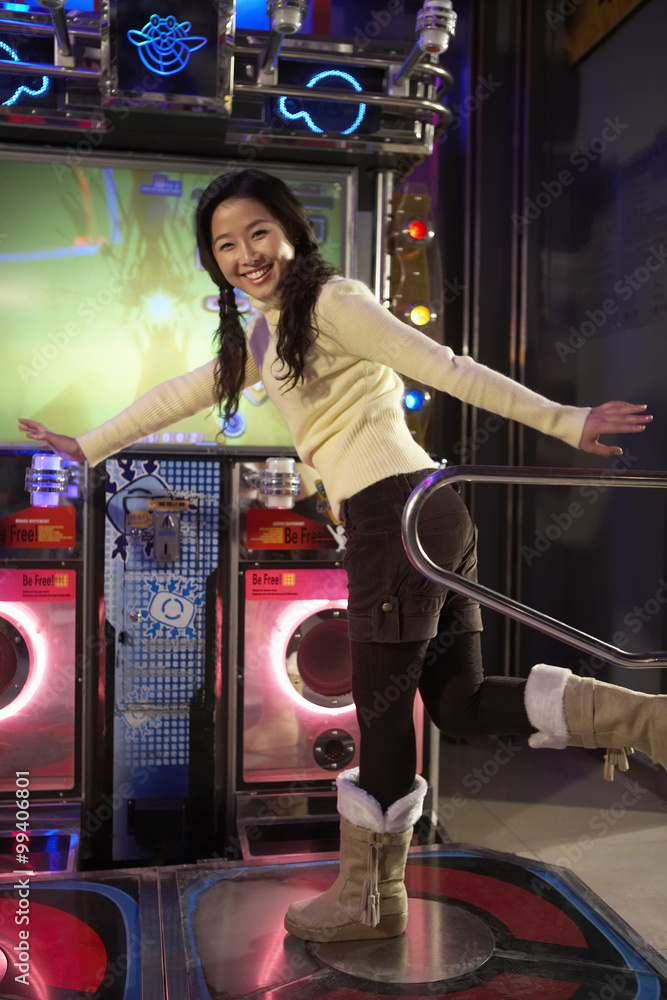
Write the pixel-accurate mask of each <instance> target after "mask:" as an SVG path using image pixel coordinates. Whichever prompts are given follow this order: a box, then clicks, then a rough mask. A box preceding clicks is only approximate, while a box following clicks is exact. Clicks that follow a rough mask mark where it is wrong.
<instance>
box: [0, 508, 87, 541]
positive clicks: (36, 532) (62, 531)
mask: <svg viewBox="0 0 667 1000" xmlns="http://www.w3.org/2000/svg"><path fill="white" fill-rule="evenodd" d="M75 544H76V522H75V514H74V507H72V506H71V505H69V504H66V505H63V506H62V507H28V508H27V509H26V510H20V511H18V512H17V513H16V514H10V515H9V516H8V517H3V518H0V548H3V549H71V548H73V547H74V545H75Z"/></svg>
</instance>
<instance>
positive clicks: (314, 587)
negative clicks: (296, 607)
mask: <svg viewBox="0 0 667 1000" xmlns="http://www.w3.org/2000/svg"><path fill="white" fill-rule="evenodd" d="M245 596H246V600H247V601H289V600H299V601H344V600H346V598H347V576H346V574H345V570H344V569H338V568H336V567H332V568H331V569H296V570H294V569H283V568H282V567H280V566H276V567H271V568H269V569H249V570H248V572H247V573H246V576H245Z"/></svg>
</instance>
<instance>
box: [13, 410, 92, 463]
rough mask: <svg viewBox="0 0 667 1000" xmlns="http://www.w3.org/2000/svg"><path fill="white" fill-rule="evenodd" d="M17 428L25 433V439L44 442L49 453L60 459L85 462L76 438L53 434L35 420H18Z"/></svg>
mask: <svg viewBox="0 0 667 1000" xmlns="http://www.w3.org/2000/svg"><path fill="white" fill-rule="evenodd" d="M19 428H20V430H22V431H25V434H26V437H29V438H32V440H33V441H44V442H45V443H46V444H48V446H49V448H50V449H51V451H54V452H55V453H56V455H60V457H61V458H74V459H75V460H76V461H77V462H85V461H86V456H85V455H84V453H83V451H82V450H81V446H80V445H79V442H78V441H77V440H76V438H72V437H67V436H66V435H65V434H55V433H54V432H53V431H50V430H49V429H48V428H47V427H45V426H44V424H40V423H38V422H37V421H36V420H24V419H19Z"/></svg>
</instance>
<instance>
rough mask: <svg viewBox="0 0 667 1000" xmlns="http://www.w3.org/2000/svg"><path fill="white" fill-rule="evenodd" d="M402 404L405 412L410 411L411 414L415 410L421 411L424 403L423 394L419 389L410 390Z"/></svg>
mask: <svg viewBox="0 0 667 1000" xmlns="http://www.w3.org/2000/svg"><path fill="white" fill-rule="evenodd" d="M404 402H405V408H406V410H410V411H411V412H413V413H414V412H415V411H416V410H421V409H422V407H423V405H424V402H425V400H424V393H423V392H420V391H419V389H410V390H409V392H406V394H405V398H404Z"/></svg>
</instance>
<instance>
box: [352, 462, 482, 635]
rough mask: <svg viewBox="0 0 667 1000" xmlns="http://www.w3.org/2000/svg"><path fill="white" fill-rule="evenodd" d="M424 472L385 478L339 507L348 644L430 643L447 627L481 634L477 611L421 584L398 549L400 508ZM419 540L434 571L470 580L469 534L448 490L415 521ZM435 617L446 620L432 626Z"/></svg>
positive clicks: (473, 570)
mask: <svg viewBox="0 0 667 1000" xmlns="http://www.w3.org/2000/svg"><path fill="white" fill-rule="evenodd" d="M432 472H433V469H424V470H422V471H420V472H411V473H406V474H403V475H399V476H390V477H389V478H387V479H382V480H381V481H380V482H378V483H373V485H372V486H367V487H366V489H363V490H360V491H359V493H355V494H354V496H352V497H350V499H349V500H344V501H343V503H342V505H341V521H342V522H343V524H344V526H345V533H346V535H347V546H346V549H345V557H344V561H343V565H344V566H345V569H346V570H347V587H348V594H349V597H348V620H349V631H350V638H351V639H354V640H357V641H359V642H415V641H417V640H423V639H432V638H433V636H435V635H437V634H438V632H439V631H442V629H443V628H445V629H446V628H447V627H448V624H449V625H454V623H456V627H455V631H456V632H457V633H458V634H461V633H462V632H479V631H481V629H482V617H481V613H480V608H479V604H478V603H477V602H476V601H473V600H471V599H470V598H469V597H464V596H463V595H462V594H456V593H455V592H454V591H452V590H448V588H447V587H445V586H443V585H442V584H438V583H433V582H432V581H431V580H427V579H426V577H425V576H422V574H421V573H419V572H418V571H417V570H416V569H415V568H414V567H413V565H412V563H411V562H410V560H409V559H408V557H407V555H406V554H405V549H404V548H403V541H402V539H401V517H402V515H403V508H404V507H405V504H406V502H407V500H408V497H409V496H410V494H411V493H412V491H413V490H414V489H415V487H416V486H418V485H419V483H421V482H422V481H423V480H424V479H425V478H426V477H427V476H428V475H430V474H431V473H432ZM419 537H420V539H421V542H422V545H423V546H424V548H425V550H426V552H427V553H428V555H429V556H430V557H431V559H433V561H434V562H435V563H436V564H437V565H438V566H442V568H443V569H449V570H453V571H454V572H456V573H459V574H461V575H462V576H465V577H468V578H469V579H470V580H476V579H477V531H476V529H475V527H474V525H473V523H472V521H471V520H470V515H469V514H468V509H467V507H466V506H465V504H464V503H463V500H462V499H461V497H460V496H459V493H458V491H457V490H456V489H454V488H452V487H451V486H443V487H441V488H440V489H439V490H437V491H436V492H435V493H434V494H433V495H432V496H431V497H429V499H428V500H427V501H426V503H425V504H424V506H423V508H422V510H421V513H420V516H419ZM441 612H443V615H444V617H445V618H446V619H447V621H445V622H441V623H440V627H439V626H438V622H439V619H440V614H441Z"/></svg>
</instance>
